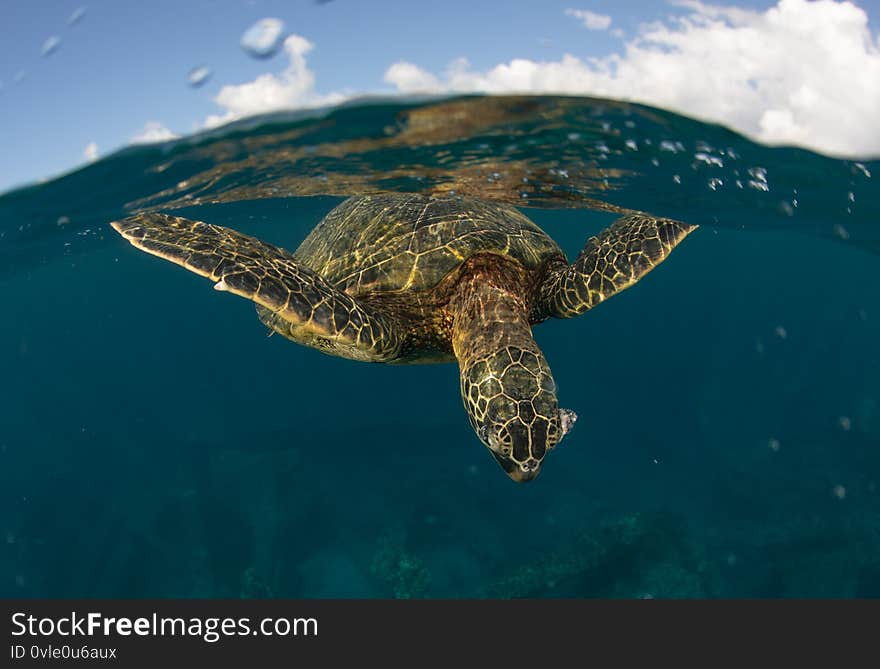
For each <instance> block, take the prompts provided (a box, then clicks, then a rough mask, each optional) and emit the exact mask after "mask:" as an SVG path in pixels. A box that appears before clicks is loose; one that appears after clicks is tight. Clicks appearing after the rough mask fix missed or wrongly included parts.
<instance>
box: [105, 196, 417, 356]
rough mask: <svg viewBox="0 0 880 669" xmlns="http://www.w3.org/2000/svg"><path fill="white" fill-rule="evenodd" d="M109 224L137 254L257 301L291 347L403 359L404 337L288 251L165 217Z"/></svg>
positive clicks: (265, 318)
mask: <svg viewBox="0 0 880 669" xmlns="http://www.w3.org/2000/svg"><path fill="white" fill-rule="evenodd" d="M111 225H112V226H113V228H114V229H115V230H116V231H117V232H118V233H119V234H121V235H122V236H123V237H125V239H127V240H128V241H129V242H131V244H132V245H133V246H135V247H136V248H139V249H141V250H142V251H145V252H147V253H150V254H152V255H155V256H158V257H160V258H164V259H165V260H169V261H171V262H173V263H175V264H177V265H180V266H181V267H185V268H186V269H188V270H190V271H191V272H195V273H196V274H198V275H200V276H204V277H207V278H209V279H211V280H212V281H215V282H216V283H215V284H214V288H215V289H217V290H222V291H228V292H230V293H234V294H235V295H240V296H241V297H246V298H248V299H249V300H253V301H254V302H256V303H257V305H258V310H259V312H260V316H261V320H263V321H264V322H267V321H269V320H271V324H272V326H273V327H274V328H275V329H276V330H277V331H279V332H281V333H282V334H283V335H284V336H286V337H288V338H290V339H293V340H294V341H297V342H299V343H301V344H306V345H308V346H312V347H314V348H318V349H320V350H322V351H324V352H326V353H330V354H333V355H339V356H342V357H346V358H353V359H355V360H370V361H385V360H390V359H393V358H395V357H396V356H397V354H398V351H399V349H400V337H399V336H398V333H397V328H396V326H395V324H394V323H393V322H392V321H391V319H390V318H388V317H387V316H385V315H384V314H379V313H375V312H374V311H371V310H369V309H367V308H366V307H365V306H364V305H361V304H359V303H358V301H357V300H355V299H354V298H353V297H351V296H350V295H348V294H347V293H345V292H343V291H341V290H338V289H337V288H334V287H333V286H331V285H330V284H329V283H327V282H326V281H325V280H324V279H322V278H321V277H320V276H318V275H317V274H316V273H315V272H313V271H312V270H310V269H309V268H307V267H304V266H303V265H301V264H299V263H298V262H297V261H296V259H295V258H294V257H293V256H292V255H291V254H290V253H288V252H287V251H285V250H284V249H280V248H278V247H276V246H272V245H271V244H267V243H265V242H262V241H260V240H258V239H255V238H253V237H249V236H247V235H243V234H240V233H238V232H235V231H234V230H230V229H228V228H223V227H220V226H218V225H210V224H208V223H202V222H200V221H190V220H187V219H185V218H180V217H178V216H168V215H166V214H156V213H146V214H138V215H136V216H132V217H130V218H126V219H124V220H121V221H115V222H113V223H111ZM260 307H262V309H260Z"/></svg>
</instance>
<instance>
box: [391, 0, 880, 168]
mask: <svg viewBox="0 0 880 669" xmlns="http://www.w3.org/2000/svg"><path fill="white" fill-rule="evenodd" d="M679 4H680V5H681V6H683V7H684V8H685V9H686V10H687V11H686V13H685V14H684V15H683V16H680V17H678V18H674V19H669V20H667V21H666V22H657V23H652V24H649V25H645V26H642V27H641V28H640V31H639V34H638V35H637V36H636V37H635V38H633V39H630V40H629V41H627V42H625V44H624V47H623V48H624V51H623V53H616V54H612V55H609V56H605V57H602V58H595V59H589V60H588V61H583V60H581V59H580V58H577V57H575V56H573V55H570V54H566V55H565V56H563V57H562V58H561V59H560V60H556V61H541V62H538V61H532V60H527V59H514V60H512V61H510V62H509V63H502V64H499V65H496V66H495V67H493V68H491V69H489V70H485V71H475V70H473V69H472V68H471V67H470V66H469V65H468V63H467V61H465V60H463V59H460V60H458V61H455V62H454V63H452V65H451V66H450V67H449V68H448V69H447V71H446V72H445V74H444V75H443V76H442V77H437V76H435V75H434V74H432V73H430V72H427V71H425V70H423V69H421V68H419V67H418V66H416V65H414V64H412V63H409V62H405V61H402V62H398V63H395V64H393V65H392V66H391V67H389V68H388V70H387V71H386V72H385V81H386V82H388V83H390V84H392V85H394V86H395V87H396V88H397V89H398V90H399V91H401V92H404V93H411V92H416V91H418V92H425V91H429V92H444V91H457V92H472V91H483V92H489V93H502V92H531V93H538V92H540V93H550V92H553V93H575V94H590V95H598V96H605V97H612V98H620V99H628V100H634V101H639V102H645V103H648V104H654V105H657V106H660V107H665V108H668V109H673V110H676V111H680V112H682V113H685V114H688V115H690V116H696V117H698V118H704V119H708V120H713V121H719V122H722V123H725V124H727V125H730V126H732V127H733V128H735V129H737V130H739V131H740V132H744V133H745V134H747V135H750V136H752V137H754V138H757V139H758V140H761V141H764V142H768V143H786V144H788V143H794V144H800V145H803V146H807V147H810V148H814V149H818V150H820V151H825V152H829V153H834V154H843V155H862V156H863V155H869V154H878V153H880V113H878V112H877V110H878V109H880V43H878V39H877V38H875V37H873V36H872V35H871V32H870V30H869V27H868V17H867V15H866V13H865V12H864V10H862V9H860V8H859V7H857V6H855V5H853V4H851V3H850V2H836V1H835V0H816V1H815V2H808V1H807V0H779V2H778V4H777V5H776V6H774V7H771V8H769V9H767V10H765V11H752V10H744V9H738V8H732V7H719V6H712V5H704V4H702V3H701V2H699V1H696V0H688V1H686V2H683V3H679Z"/></svg>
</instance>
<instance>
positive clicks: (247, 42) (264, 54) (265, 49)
mask: <svg viewBox="0 0 880 669" xmlns="http://www.w3.org/2000/svg"><path fill="white" fill-rule="evenodd" d="M283 33H284V22H283V21H282V20H281V19H273V18H266V19H260V20H259V21H257V22H256V23H255V24H254V25H252V26H251V27H250V28H248V29H247V30H246V31H245V32H244V34H243V35H242V36H241V48H242V49H244V50H245V51H247V52H248V54H250V55H251V56H253V57H254V58H271V57H272V56H274V55H275V54H276V53H278V49H279V48H280V47H281V37H282V35H283Z"/></svg>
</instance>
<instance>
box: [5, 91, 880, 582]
mask: <svg viewBox="0 0 880 669" xmlns="http://www.w3.org/2000/svg"><path fill="white" fill-rule="evenodd" d="M878 178H880V162H878V161H867V160H866V161H862V162H857V161H853V160H839V159H834V158H829V157H825V156H820V155H817V154H814V153H810V152H808V151H804V150H798V149H789V148H768V147H764V146H760V145H757V144H754V143H752V142H750V141H748V140H746V139H744V138H742V137H740V136H738V135H736V134H735V133H732V132H730V131H729V130H726V129H724V128H721V127H718V126H713V125H708V124H704V123H700V122H698V121H695V120H692V119H688V118H685V117H682V116H677V115H674V114H670V113H668V112H665V111H661V110H656V109H651V108H648V107H643V106H639V105H624V104H621V103H615V102H610V101H604V100H591V99H584V98H549V97H541V98H481V97H473V98H463V99H458V100H451V101H449V100H439V101H438V100H423V101H410V102H404V101H365V102H362V103H359V104H354V105H349V106H347V107H344V108H341V109H335V110H329V111H322V112H315V113H312V114H309V115H302V114H300V115H297V114H288V115H275V116H270V117H262V118H259V119H255V120H250V121H248V122H247V123H240V124H238V125H233V126H230V127H227V128H225V129H221V130H219V131H215V132H214V133H209V134H204V135H200V136H196V137H192V138H185V139H183V140H178V141H175V142H171V143H167V144H164V145H150V146H142V147H135V148H131V149H126V150H124V151H122V152H119V153H117V154H114V155H112V156H109V157H107V158H105V159H103V160H101V161H99V162H97V163H94V164H92V165H89V166H88V167H85V168H84V169H82V170H80V171H77V172H75V173H72V174H69V175H66V176H63V177H60V178H58V179H56V180H53V181H51V182H47V183H43V184H39V185H35V186H32V187H28V188H25V189H21V190H17V191H14V192H10V193H7V194H5V195H3V196H0V286H2V294H3V296H4V315H3V318H2V319H0V351H2V355H0V375H2V379H3V380H4V383H3V388H4V391H3V401H2V403H0V596H4V597H13V596H14V597H460V596H464V597H487V596H488V597H878V596H880V504H878V501H880V491H878V484H880V374H878V372H880V354H878V347H877V342H878V341H880V291H878V282H877V271H878V266H880V265H878V263H880V258H878V255H877V253H878V251H880V227H878V220H880V219H878V213H880V188H878V185H877V182H878ZM380 191H407V192H412V191H418V192H426V193H441V192H442V193H449V192H450V191H456V192H461V193H466V194H469V195H478V196H481V197H484V198H486V199H490V200H497V201H503V202H514V203H516V204H518V205H519V206H521V207H522V210H523V211H524V212H525V213H526V214H527V215H528V216H529V217H531V218H532V219H533V220H534V221H535V222H536V223H538V224H539V225H540V226H542V227H543V228H544V229H545V230H546V231H547V232H548V233H549V234H550V235H551V236H553V237H554V238H555V239H556V240H557V241H558V242H559V243H560V245H561V246H562V247H563V248H564V250H565V251H566V253H568V254H569V257H574V256H575V255H576V254H577V252H578V251H579V250H580V248H581V247H582V246H583V244H584V242H585V241H586V239H587V238H588V237H589V236H590V235H593V234H595V233H597V232H598V231H599V230H601V229H602V228H603V227H604V226H606V225H608V224H609V223H610V222H611V221H613V220H614V219H615V217H616V216H617V215H618V214H619V213H620V212H622V211H626V210H641V211H647V212H650V213H652V214H655V215H661V216H668V217H674V218H677V219H680V220H684V221H687V222H690V223H696V224H699V225H700V226H701V227H700V229H699V230H697V231H696V232H695V233H694V234H692V235H691V236H690V237H689V238H688V239H687V240H686V241H685V242H684V243H683V244H682V245H681V246H680V247H679V248H678V249H677V250H676V251H675V252H674V253H673V254H672V256H671V257H670V258H669V259H668V260H667V261H666V262H665V263H664V264H663V265H661V266H660V267H659V268H657V269H656V270H655V271H654V272H652V273H651V274H650V275H648V276H647V277H646V278H645V279H644V280H643V281H641V282H640V283H639V284H638V285H636V286H635V287H633V288H632V289H630V290H628V291H626V292H624V293H622V294H620V295H618V296H615V297H614V298H613V299H612V300H609V301H608V302H607V303H604V304H602V305H601V306H600V307H598V308H596V309H595V310H593V311H591V312H588V313H587V314H585V315H584V316H582V317H580V318H577V319H573V320H565V321H562V320H551V321H548V322H546V323H544V324H541V325H539V326H537V327H536V329H535V336H536V339H537V341H538V343H539V345H540V346H541V347H542V349H543V351H544V353H545V355H546V357H547V360H548V362H549V364H550V366H551V367H552V369H553V371H554V375H555V378H556V381H557V384H558V387H559V398H560V404H561V405H562V406H564V407H567V408H571V409H574V410H575V411H577V413H578V414H579V417H580V419H579V421H578V423H577V425H576V427H575V429H574V431H573V432H572V433H571V434H570V435H568V436H567V437H566V439H565V440H564V441H563V442H562V444H561V445H560V447H559V448H558V449H557V450H556V451H554V452H553V453H552V454H551V455H550V456H549V457H548V459H547V460H546V462H545V466H544V467H543V471H542V473H541V475H540V477H538V479H537V480H535V481H534V482H532V483H529V484H526V485H516V484H514V483H512V482H511V481H510V480H509V479H508V478H507V477H506V476H505V475H504V474H503V472H502V471H501V470H500V469H499V468H498V466H497V465H496V464H495V463H494V461H492V459H491V457H490V456H489V454H488V453H487V452H486V450H485V448H484V447H483V446H482V445H481V444H480V443H479V442H478V440H477V439H476V438H475V436H474V435H473V433H472V431H471V429H470V427H469V425H468V422H467V418H466V415H465V413H464V411H463V409H462V406H461V399H460V396H459V391H458V370H457V367H456V365H455V364H446V365H422V366H386V365H371V364H364V363H356V362H351V361H347V360H342V359H337V358H331V357H328V356H325V355H323V354H321V353H319V352H317V351H314V350H311V349H306V348H303V347H299V346H296V345H294V344H291V343H290V342H288V341H286V340H284V339H282V338H281V337H271V338H270V337H267V336H266V332H265V328H264V327H263V326H262V325H261V324H260V323H259V322H258V321H257V319H256V317H255V314H254V311H253V306H252V304H250V303H249V302H247V301H245V300H241V299H239V298H234V297H232V296H229V295H223V294H219V293H217V292H215V291H213V290H211V284H210V282H206V281H205V280H204V279H201V278H199V277H196V276H194V275H192V274H190V273H188V272H185V271H183V270H181V269H179V268H176V267H174V266H172V265H170V264H168V263H166V262H164V261H161V260H158V259H156V258H153V257H150V256H147V255H145V254H142V253H139V252H138V251H136V250H134V249H132V248H131V247H130V246H129V245H128V244H127V243H125V242H124V240H122V239H121V238H120V237H118V236H117V235H116V234H115V233H114V232H113V231H112V229H110V228H109V226H108V223H109V222H110V221H112V220H115V219H118V218H121V217H123V216H126V215H128V214H130V213H131V212H133V211H138V210H143V209H155V210H161V211H173V212H174V213H176V214H179V215H182V216H187V217H189V218H194V219H199V220H204V221H208V222H211V223H216V224H220V225H225V226H228V227H232V228H235V229H238V230H241V231H243V232H246V233H248V234H252V235H255V236H258V237H260V238H262V239H265V240H267V241H270V242H272V243H275V244H278V245H280V246H284V247H286V248H289V249H293V248H295V247H296V246H297V245H298V243H299V242H300V241H301V240H302V239H303V238H304V237H305V235H306V234H307V233H308V231H309V230H310V229H311V228H312V227H313V226H314V225H315V224H316V223H317V222H318V221H319V220H320V219H321V217H322V216H323V215H324V214H326V213H327V212H328V211H329V210H330V209H331V208H332V207H333V206H335V205H336V204H338V203H339V202H341V201H342V200H343V199H344V198H345V197H346V196H348V195H351V194H355V193H365V192H380Z"/></svg>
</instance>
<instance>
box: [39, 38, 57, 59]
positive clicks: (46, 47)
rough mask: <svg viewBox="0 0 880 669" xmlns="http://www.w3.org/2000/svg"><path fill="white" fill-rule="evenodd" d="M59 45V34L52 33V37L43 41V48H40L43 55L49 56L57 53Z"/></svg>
mask: <svg viewBox="0 0 880 669" xmlns="http://www.w3.org/2000/svg"><path fill="white" fill-rule="evenodd" d="M59 46H61V38H60V37H58V35H52V37H50V38H49V39H47V40H46V41H45V42H43V48H42V49H41V50H40V54H41V55H43V56H49V55H51V54H53V53H55V52H56V51H57V50H58V47H59Z"/></svg>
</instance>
